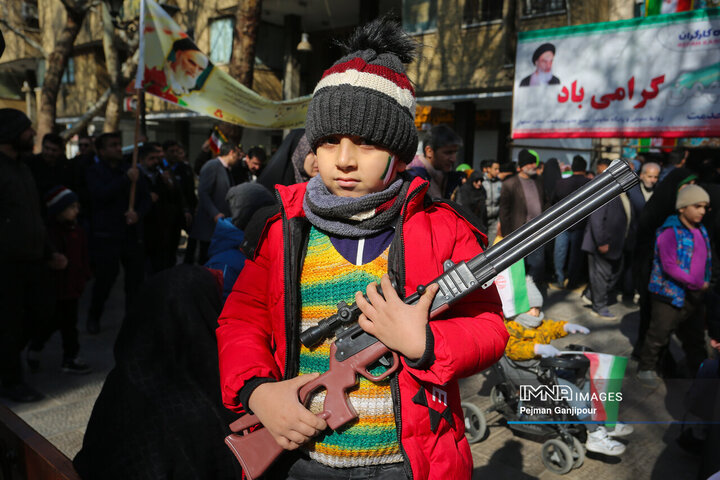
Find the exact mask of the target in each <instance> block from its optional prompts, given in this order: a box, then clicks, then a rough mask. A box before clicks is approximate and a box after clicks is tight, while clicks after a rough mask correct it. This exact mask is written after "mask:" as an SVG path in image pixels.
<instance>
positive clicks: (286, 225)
mask: <svg viewBox="0 0 720 480" xmlns="http://www.w3.org/2000/svg"><path fill="white" fill-rule="evenodd" d="M275 197H276V198H277V200H278V203H279V204H280V214H281V218H282V227H283V244H284V245H283V248H284V250H285V251H284V252H283V280H282V282H283V291H284V292H285V370H284V372H285V373H284V374H283V379H284V380H288V379H290V378H292V377H291V376H290V356H291V355H290V349H291V348H292V347H291V345H292V344H291V343H290V342H291V341H292V330H293V328H292V323H293V322H292V305H291V303H292V299H291V294H292V292H290V287H289V282H288V279H289V276H290V259H288V258H287V256H289V255H292V253H291V250H290V248H285V246H286V245H287V246H289V245H290V221H289V220H288V218H287V213H286V212H285V206H284V205H283V203H282V198H280V192H278V191H277V190H275Z"/></svg>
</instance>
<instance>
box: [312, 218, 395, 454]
mask: <svg viewBox="0 0 720 480" xmlns="http://www.w3.org/2000/svg"><path fill="white" fill-rule="evenodd" d="M388 250H389V248H387V249H385V251H384V252H383V253H382V254H381V255H380V256H378V257H377V258H375V259H374V260H372V261H370V262H368V263H366V264H364V265H353V264H352V263H351V262H348V261H347V260H346V259H345V258H343V257H342V256H341V255H340V254H339V253H338V252H337V250H336V249H335V247H333V245H332V243H331V241H330V238H329V237H328V236H327V235H325V234H323V233H321V232H319V231H318V230H317V229H315V228H314V227H313V228H312V229H311V232H310V239H309V243H308V248H307V255H306V256H305V263H304V265H303V270H302V275H301V278H300V284H301V286H300V292H301V298H302V311H301V314H302V325H301V331H305V330H306V329H308V328H310V327H312V326H315V325H317V323H318V322H319V321H320V320H322V319H324V318H326V317H328V316H330V315H332V314H333V313H334V312H335V311H336V310H337V304H338V302H340V301H345V302H347V303H348V304H349V303H352V302H354V301H355V300H354V298H355V292H356V291H358V290H359V291H364V290H365V287H366V286H367V284H368V283H370V282H373V281H378V280H379V279H380V277H382V275H384V274H385V273H387V263H388ZM331 341H332V339H328V340H326V341H325V342H323V343H322V344H321V345H319V346H317V347H315V348H313V349H308V348H306V347H304V346H301V348H300V374H301V375H304V374H308V373H312V372H325V371H327V369H328V368H329V362H330V360H329V354H330V343H331ZM380 371H381V370H380ZM380 371H373V373H374V374H379V373H380ZM348 396H349V398H350V402H351V403H352V405H353V407H354V408H355V411H356V412H357V413H358V421H357V422H355V423H352V424H351V425H350V426H349V427H347V428H343V429H341V430H339V431H333V432H332V433H330V434H327V435H325V436H323V437H320V438H319V439H318V440H316V441H315V442H313V443H312V444H309V447H308V450H309V454H310V457H311V458H313V459H314V460H316V461H318V462H320V463H323V464H325V465H329V466H331V467H357V466H365V465H379V464H387V463H396V462H402V461H403V458H402V455H401V453H400V448H399V445H398V441H397V431H396V429H395V418H394V415H393V408H392V395H391V393H390V382H389V380H385V381H383V382H379V383H373V382H371V381H369V380H366V379H365V378H364V377H360V383H359V386H358V387H357V388H356V389H353V390H352V391H350V392H349V393H348ZM324 399H325V392H324V391H323V392H319V393H317V394H316V395H315V396H314V397H313V398H312V401H311V403H310V410H311V411H313V412H314V413H319V412H321V411H322V408H323V407H322V406H323V401H324Z"/></svg>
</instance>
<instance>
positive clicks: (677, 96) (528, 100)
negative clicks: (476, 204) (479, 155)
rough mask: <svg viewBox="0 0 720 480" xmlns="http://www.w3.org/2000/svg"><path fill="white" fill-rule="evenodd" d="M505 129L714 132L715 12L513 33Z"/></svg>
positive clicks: (717, 76) (577, 133)
mask: <svg viewBox="0 0 720 480" xmlns="http://www.w3.org/2000/svg"><path fill="white" fill-rule="evenodd" d="M676 6H677V5H676ZM512 136H513V138H577V137H592V138H599V137H623V138H627V137H662V138H678V137H717V136H720V9H719V8H709V9H702V10H697V9H696V10H692V11H687V12H683V13H672V14H665V15H652V16H649V17H643V18H636V19H632V20H621V21H618V22H608V23H597V24H588V25H577V26H572V27H564V28H556V29H550V30H535V31H530V32H522V33H520V36H519V40H518V47H517V58H516V65H515V87H514V91H513V120H512Z"/></svg>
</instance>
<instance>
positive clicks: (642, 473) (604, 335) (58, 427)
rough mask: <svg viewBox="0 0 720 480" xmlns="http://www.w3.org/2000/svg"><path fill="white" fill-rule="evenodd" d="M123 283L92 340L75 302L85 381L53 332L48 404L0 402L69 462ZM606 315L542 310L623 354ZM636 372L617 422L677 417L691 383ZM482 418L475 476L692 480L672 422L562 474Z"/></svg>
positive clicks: (483, 394) (472, 397)
mask: <svg viewBox="0 0 720 480" xmlns="http://www.w3.org/2000/svg"><path fill="white" fill-rule="evenodd" d="M121 285H122V282H121V281H120V279H119V281H118V283H117V285H116V288H115V290H114V291H113V294H112V296H111V298H110V300H109V302H108V305H107V311H106V314H105V316H104V317H103V321H102V331H101V333H100V334H99V335H96V336H91V335H87V334H86V333H85V312H86V306H87V301H88V298H87V297H88V296H89V295H88V294H89V292H90V288H87V289H86V292H85V296H84V297H83V299H82V302H81V305H82V306H81V309H80V312H81V320H80V325H79V327H80V328H79V330H80V344H81V348H82V352H81V355H82V357H83V358H84V359H85V360H86V361H87V362H88V363H89V364H90V365H91V366H92V368H93V373H91V374H89V375H84V376H73V375H67V374H63V373H61V371H60V360H61V356H62V355H61V347H60V339H59V335H57V334H56V335H55V336H54V337H53V338H52V339H51V341H50V342H49V343H48V345H47V346H46V349H45V351H44V352H43V356H42V361H41V362H42V363H41V370H40V372H38V373H36V374H28V375H27V380H28V382H29V383H30V384H31V385H33V386H34V387H36V388H37V389H38V390H40V391H41V392H42V393H44V394H45V395H47V399H45V400H43V401H42V402H38V403H32V404H13V403H11V402H8V401H7V400H2V401H3V402H4V403H6V404H7V405H8V406H9V407H10V408H11V409H12V410H13V411H15V412H16V413H17V414H18V415H20V417H21V418H23V419H24V420H25V421H26V422H28V423H29V424H30V425H31V426H32V427H33V428H35V429H36V430H37V431H38V432H39V433H40V434H42V435H44V436H45V437H47V438H48V439H49V440H50V441H51V442H52V443H53V444H55V445H56V446H57V447H58V448H59V449H60V450H61V451H62V452H63V453H65V454H66V455H67V456H68V457H70V458H72V457H74V455H75V454H76V453H77V452H78V450H79V449H80V447H81V446H82V437H83V434H84V432H85V427H86V425H87V421H88V419H89V417H90V413H91V411H92V407H93V404H94V402H95V399H96V398H97V396H98V394H99V392H100V389H101V387H102V383H103V381H104V379H105V377H106V376H107V373H108V372H109V371H110V369H111V368H112V366H113V352H112V348H113V344H114V341H115V337H116V335H117V332H118V330H119V327H120V322H121V320H122V318H121V315H122V310H123V308H122V305H123V294H122V289H121ZM88 287H90V286H88ZM610 310H611V311H613V312H614V313H616V314H618V315H619V316H620V319H619V320H615V321H605V320H600V319H598V318H595V317H592V316H591V315H590V313H589V309H588V308H586V307H584V306H583V304H582V302H581V301H580V300H579V294H578V292H565V291H553V290H550V291H549V299H548V302H547V304H546V309H545V313H546V316H547V317H548V318H552V319H557V320H569V321H573V322H574V323H580V324H582V325H585V326H587V327H589V328H590V329H591V330H592V333H591V334H590V335H589V336H587V337H585V336H582V335H572V336H568V337H566V338H564V339H560V340H556V342H555V343H556V345H557V346H558V347H563V346H565V345H568V344H570V343H579V344H583V345H588V346H590V347H592V348H593V349H594V350H596V351H600V352H606V353H612V354H615V355H624V356H629V355H630V352H631V350H632V347H631V339H634V335H635V331H636V328H637V323H638V319H639V316H638V313H637V309H636V308H628V307H625V306H623V305H621V304H617V305H613V306H611V307H610ZM635 369H636V363H635V362H634V361H631V362H630V363H629V366H628V376H627V378H626V381H625V383H624V387H623V393H624V396H623V402H622V405H621V407H620V408H621V409H620V415H621V418H622V419H625V420H627V421H668V422H669V421H672V420H675V421H677V420H681V419H682V416H683V413H684V412H683V408H682V403H681V401H682V398H683V395H684V392H685V390H686V389H687V386H688V385H689V382H688V381H674V382H670V383H668V382H666V383H665V384H663V385H661V386H660V387H659V388H658V389H656V390H655V391H651V390H647V389H645V388H643V387H640V386H639V385H637V384H636V383H635V382H634V381H633V380H632V376H633V375H634V372H635ZM495 382H496V379H493V378H491V375H490V374H488V372H483V373H481V374H479V375H476V376H474V377H472V378H469V379H466V380H464V381H463V382H462V384H461V387H462V394H463V398H464V399H465V400H466V401H472V402H475V403H476V404H477V405H478V406H480V407H481V408H486V407H488V406H489V404H490V400H489V392H490V388H491V386H492V385H494V383H495ZM668 389H669V390H670V394H668ZM487 420H488V425H489V436H488V437H487V438H486V439H485V440H484V441H483V442H480V443H476V444H474V445H472V452H473V459H474V463H475V472H474V475H473V478H477V479H481V478H483V479H485V478H492V479H513V480H515V479H520V480H522V479H532V478H539V479H552V478H565V479H581V478H582V479H585V478H598V479H599V478H603V479H605V478H608V479H619V480H624V479H627V480H643V479H665V478H672V479H674V480H684V479H688V480H694V479H695V478H696V472H697V463H698V460H697V457H694V456H691V455H689V454H686V453H685V452H684V451H682V450H681V449H680V448H679V447H677V445H676V444H675V438H676V437H677V435H678V434H679V432H680V428H679V426H677V425H669V424H643V425H635V433H634V434H633V435H631V436H630V437H626V439H624V440H623V441H624V442H626V443H627V445H628V447H627V451H626V452H625V454H624V455H623V456H622V457H603V456H601V455H595V454H590V455H589V456H588V457H587V459H586V460H585V463H584V465H583V466H582V467H581V468H579V469H576V470H572V471H571V472H570V473H568V474H567V475H564V476H563V477H560V476H558V475H555V474H552V473H550V472H549V471H547V470H546V469H545V467H544V465H543V464H542V460H541V457H540V452H541V444H540V443H537V442H534V441H531V440H527V439H524V438H520V437H517V436H514V435H513V433H512V431H511V430H510V429H508V428H507V427H506V426H504V425H502V423H501V418H500V416H499V415H498V414H496V413H493V414H490V415H489V416H488V419H487Z"/></svg>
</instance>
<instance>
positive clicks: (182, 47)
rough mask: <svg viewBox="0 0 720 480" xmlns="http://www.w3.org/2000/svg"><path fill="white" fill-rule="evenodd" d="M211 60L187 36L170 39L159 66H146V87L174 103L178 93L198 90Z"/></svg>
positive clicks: (205, 76) (150, 91)
mask: <svg viewBox="0 0 720 480" xmlns="http://www.w3.org/2000/svg"><path fill="white" fill-rule="evenodd" d="M212 69H213V64H212V62H210V60H209V59H208V57H207V56H206V55H205V54H204V53H202V52H201V51H200V49H198V47H197V46H196V45H195V43H193V41H192V40H190V39H189V38H187V37H185V38H181V39H179V40H176V41H175V42H174V43H173V46H172V50H170V53H169V54H168V56H167V59H166V61H165V63H164V64H163V67H162V70H160V69H157V68H151V69H150V68H146V69H145V88H146V90H147V91H148V93H152V94H153V95H157V96H159V97H162V98H164V99H166V100H169V101H171V102H174V103H181V100H180V97H181V96H183V95H188V94H190V93H192V92H193V91H196V90H201V89H202V88H203V86H204V84H205V81H206V80H207V78H208V76H209V75H210V72H211V71H212Z"/></svg>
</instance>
